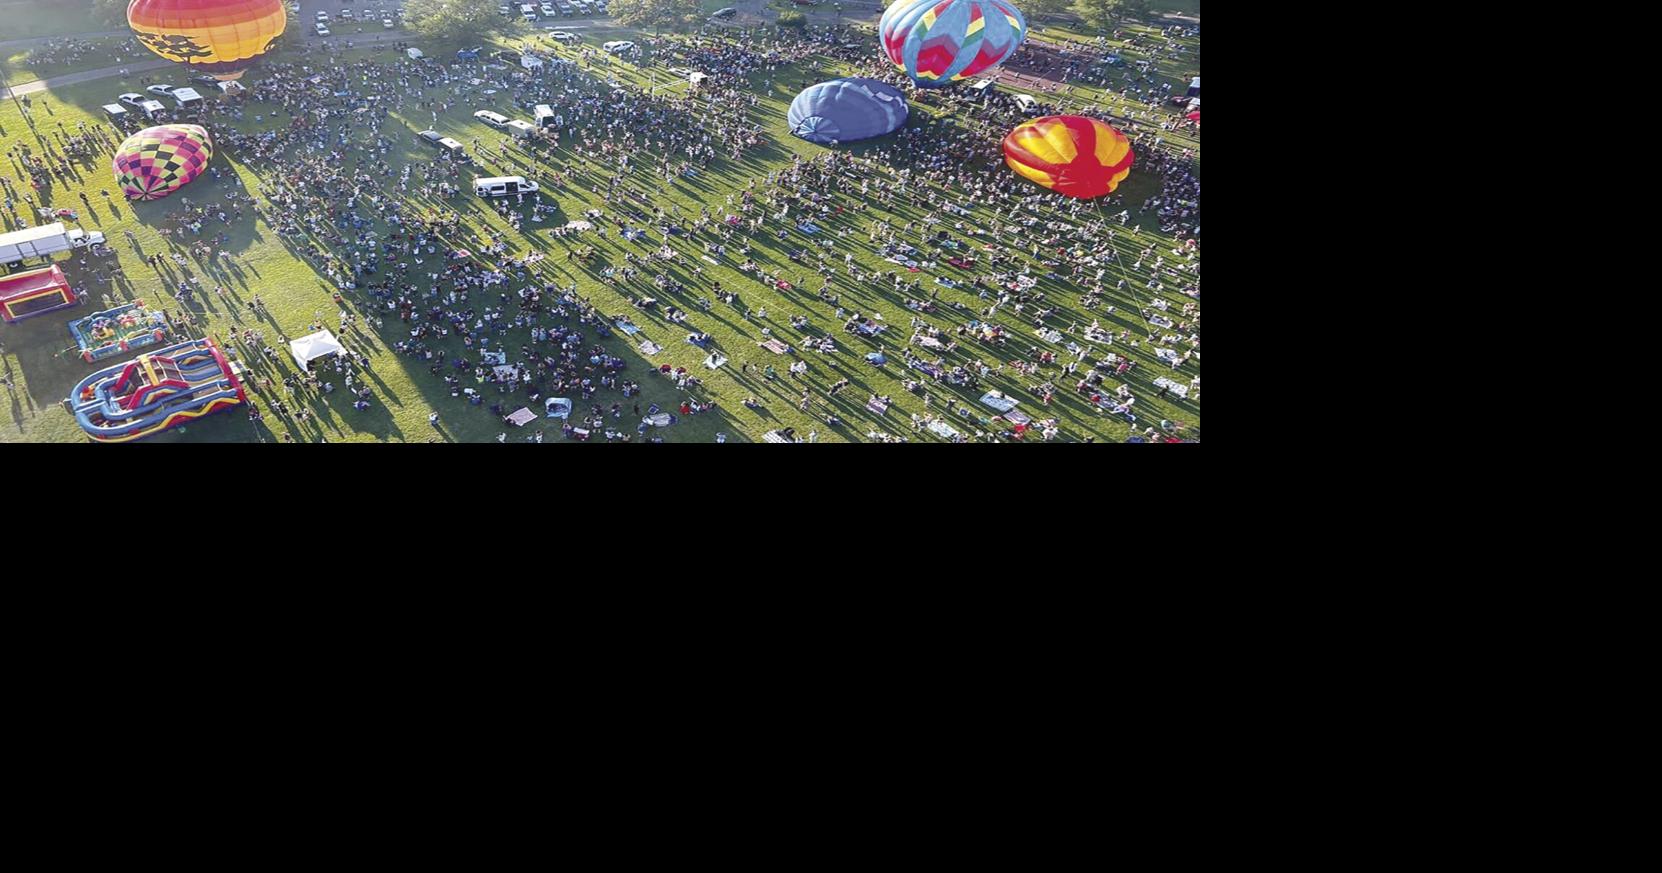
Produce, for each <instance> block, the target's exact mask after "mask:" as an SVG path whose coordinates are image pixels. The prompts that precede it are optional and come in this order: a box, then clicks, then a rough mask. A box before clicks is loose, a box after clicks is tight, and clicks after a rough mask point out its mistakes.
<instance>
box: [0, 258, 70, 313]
mask: <svg viewBox="0 0 1662 873" xmlns="http://www.w3.org/2000/svg"><path fill="white" fill-rule="evenodd" d="M80 302H81V295H79V294H77V293H75V290H74V289H72V288H70V287H69V283H68V282H67V281H65V280H64V277H63V268H62V267H60V266H58V265H57V264H53V265H52V266H50V267H47V268H46V269H44V270H30V271H29V272H27V273H17V274H14V275H11V276H0V318H4V319H5V320H6V323H7V324H16V323H17V322H20V321H22V320H23V319H25V318H34V317H35V316H37V315H45V314H46V313H48V312H55V311H57V310H59V309H68V308H69V307H71V306H75V305H78V304H79V303H80Z"/></svg>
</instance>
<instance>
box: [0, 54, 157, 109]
mask: <svg viewBox="0 0 1662 873" xmlns="http://www.w3.org/2000/svg"><path fill="white" fill-rule="evenodd" d="M171 66H173V62H172V61H169V60H164V59H162V58H156V59H155V60H152V61H139V62H138V63H133V64H122V65H121V66H119V67H104V68H103V69H101V70H82V71H81V72H79V73H65V74H63V75H62V76H53V77H52V78H50V79H36V80H34V81H33V82H24V83H23V84H21V85H17V86H15V87H13V88H12V89H11V91H10V93H7V91H6V89H4V88H0V100H4V99H6V98H7V97H10V96H11V95H12V94H16V95H17V96H19V97H22V96H23V95H24V94H33V93H35V92H36V91H46V90H48V89H51V88H61V87H63V86H65V85H74V84H77V83H79V82H90V81H92V80H93V79H102V78H105V77H107V76H119V75H121V71H122V70H127V71H129V72H133V73H143V72H147V71H150V70H160V69H163V68H165V67H171ZM110 99H111V100H112V101H113V100H114V99H115V94H113V93H112V94H111V95H110Z"/></svg>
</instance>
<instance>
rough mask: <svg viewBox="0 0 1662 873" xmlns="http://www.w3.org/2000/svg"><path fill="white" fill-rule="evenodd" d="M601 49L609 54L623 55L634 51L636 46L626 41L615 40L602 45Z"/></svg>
mask: <svg viewBox="0 0 1662 873" xmlns="http://www.w3.org/2000/svg"><path fill="white" fill-rule="evenodd" d="M601 48H602V49H605V50H606V53H607V54H614V55H621V54H628V53H629V52H632V51H634V50H635V44H634V43H632V42H630V41H629V40H626V39H615V40H612V41H611V42H609V43H606V44H605V45H602V46H601Z"/></svg>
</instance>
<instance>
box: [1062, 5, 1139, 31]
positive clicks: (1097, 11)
mask: <svg viewBox="0 0 1662 873" xmlns="http://www.w3.org/2000/svg"><path fill="white" fill-rule="evenodd" d="M1074 5H1075V8H1076V9H1078V10H1079V15H1080V16H1081V17H1082V18H1084V19H1085V22H1086V23H1087V24H1090V25H1092V26H1093V27H1097V28H1099V29H1102V30H1108V29H1111V28H1113V27H1116V26H1118V25H1119V23H1120V22H1121V21H1123V20H1124V19H1127V18H1139V19H1140V18H1147V17H1148V15H1149V13H1150V11H1151V7H1152V6H1153V4H1152V3H1151V2H1149V0H1078V2H1077V3H1075V4H1074Z"/></svg>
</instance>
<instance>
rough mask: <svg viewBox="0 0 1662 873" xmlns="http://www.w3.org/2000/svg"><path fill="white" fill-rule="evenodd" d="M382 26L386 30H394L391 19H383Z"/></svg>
mask: <svg viewBox="0 0 1662 873" xmlns="http://www.w3.org/2000/svg"><path fill="white" fill-rule="evenodd" d="M381 26H382V27H384V28H386V29H387V30H392V19H391V18H383V19H381Z"/></svg>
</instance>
